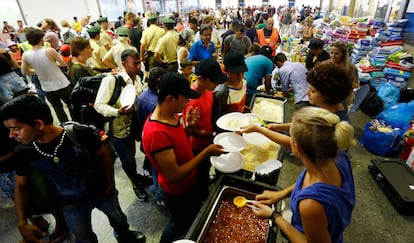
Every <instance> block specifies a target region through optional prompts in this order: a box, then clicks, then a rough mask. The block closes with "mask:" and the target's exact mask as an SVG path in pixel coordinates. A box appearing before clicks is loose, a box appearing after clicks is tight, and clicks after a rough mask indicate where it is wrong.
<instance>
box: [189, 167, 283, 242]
mask: <svg viewBox="0 0 414 243" xmlns="http://www.w3.org/2000/svg"><path fill="white" fill-rule="evenodd" d="M263 190H278V188H277V187H275V186H271V185H269V184H267V183H262V182H255V181H252V180H249V179H246V178H242V177H240V176H234V175H222V176H220V177H219V179H218V180H217V181H216V182H215V183H214V184H213V185H211V187H210V195H209V197H208V199H207V200H206V201H205V202H204V205H203V207H202V208H201V210H200V212H199V214H198V215H197V217H196V219H195V220H194V222H193V224H192V226H191V228H190V230H189V231H188V233H187V235H186V237H185V238H186V239H190V240H193V241H195V242H200V243H201V242H222V243H225V242H263V243H264V242H275V241H276V236H277V229H276V228H275V227H273V225H272V223H271V222H270V220H268V219H258V218H257V217H256V216H255V215H254V214H253V212H252V211H251V209H250V208H249V207H240V208H239V207H236V206H235V205H234V204H233V199H234V197H236V196H244V197H246V198H247V199H254V196H255V195H256V194H259V193H261V192H263Z"/></svg>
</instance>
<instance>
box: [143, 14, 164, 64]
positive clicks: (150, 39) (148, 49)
mask: <svg viewBox="0 0 414 243" xmlns="http://www.w3.org/2000/svg"><path fill="white" fill-rule="evenodd" d="M157 19H158V15H156V14H153V15H151V16H150V17H149V18H148V23H149V24H150V26H149V27H148V28H147V29H145V30H144V31H143V32H142V38H141V50H140V55H141V59H142V61H143V62H144V65H145V72H149V70H151V69H152V68H153V67H155V66H158V65H157V60H156V59H155V57H154V50H155V48H156V47H157V43H158V41H159V39H160V38H161V36H163V35H164V34H165V30H163V29H161V28H160V27H158V25H157Z"/></svg>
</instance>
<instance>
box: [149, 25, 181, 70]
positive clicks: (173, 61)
mask: <svg viewBox="0 0 414 243" xmlns="http://www.w3.org/2000/svg"><path fill="white" fill-rule="evenodd" d="M162 22H163V24H164V29H165V31H167V32H166V34H165V35H163V36H162V37H161V38H160V39H159V41H158V44H157V47H155V49H154V56H155V59H156V60H157V61H158V63H159V65H160V66H161V67H163V68H165V70H167V71H168V72H177V71H178V62H177V49H178V39H179V36H178V33H177V31H176V30H175V29H174V27H175V22H174V20H172V19H170V18H165V19H163V21H162ZM162 57H164V58H162Z"/></svg>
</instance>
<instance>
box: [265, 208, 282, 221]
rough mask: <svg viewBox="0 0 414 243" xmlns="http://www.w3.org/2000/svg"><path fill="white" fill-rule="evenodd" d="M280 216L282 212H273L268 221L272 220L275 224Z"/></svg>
mask: <svg viewBox="0 0 414 243" xmlns="http://www.w3.org/2000/svg"><path fill="white" fill-rule="evenodd" d="M279 215H280V212H279V211H276V210H274V211H273V212H272V214H271V215H270V216H269V218H268V219H270V220H272V221H273V222H275V221H276V219H277V217H279Z"/></svg>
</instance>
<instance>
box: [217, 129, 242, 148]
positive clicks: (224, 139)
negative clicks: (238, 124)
mask: <svg viewBox="0 0 414 243" xmlns="http://www.w3.org/2000/svg"><path fill="white" fill-rule="evenodd" d="M213 142H214V144H219V145H221V146H223V147H224V151H225V152H239V151H241V150H243V149H244V148H245V147H246V146H247V143H246V141H244V139H243V137H242V136H240V135H238V134H235V133H232V132H223V133H220V134H219V135H217V136H216V137H215V138H214V141H213Z"/></svg>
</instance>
